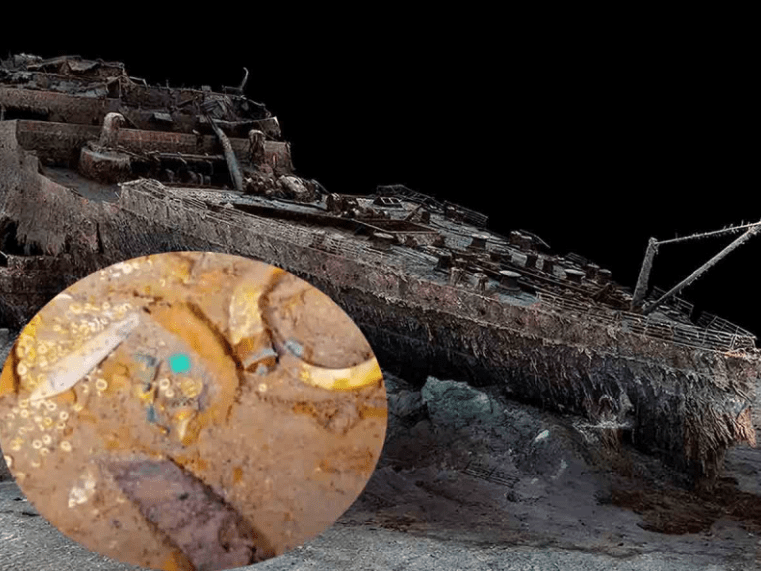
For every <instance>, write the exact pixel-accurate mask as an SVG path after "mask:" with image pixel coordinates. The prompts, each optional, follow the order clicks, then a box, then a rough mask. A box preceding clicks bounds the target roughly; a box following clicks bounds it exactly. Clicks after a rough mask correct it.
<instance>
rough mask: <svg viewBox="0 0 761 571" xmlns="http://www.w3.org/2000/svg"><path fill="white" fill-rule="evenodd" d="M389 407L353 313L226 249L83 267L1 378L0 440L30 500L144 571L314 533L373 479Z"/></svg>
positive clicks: (69, 530)
mask: <svg viewBox="0 0 761 571" xmlns="http://www.w3.org/2000/svg"><path fill="white" fill-rule="evenodd" d="M386 419H387V406H386V392H385V386H384V383H383V379H382V376H381V372H380V368H379V367H378V362H377V360H376V359H375V356H374V355H373V352H372V349H371V348H370V345H369V344H368V343H367V340H366V339H365V338H364V336H363V334H362V332H361V331H360V330H359V328H358V327H357V326H356V325H355V324H354V323H353V322H352V320H351V319H350V318H349V317H348V316H347V315H346V314H345V313H344V312H343V311H342V310H341V309H340V308H339V307H338V306H337V305H336V304H335V303H333V301H331V300H330V298H328V297H327V296H326V295H325V294H323V293H321V292H320V291H319V290H317V289H315V288H314V287H312V286H310V285H309V284H308V283H306V282H305V281H303V280H301V279H299V278H297V277H295V276H293V275H291V274H289V273H287V272H285V271H283V270H280V269H278V268H275V267H272V266H269V265H266V264H263V263H260V262H255V261H252V260H249V259H245V258H239V257H236V256H230V255H225V254H211V253H200V252H177V253H168V254H159V255H154V256H148V257H143V258H137V259H134V260H129V261H127V262H122V263H119V264H116V265H114V266H111V267H109V268H106V269H105V270H102V271H99V272H96V273H95V274H92V275H90V276H88V277H87V278H85V279H83V280H81V281H79V282H77V283H76V284H74V285H73V286H71V287H70V288H68V289H67V290H66V291H65V292H63V293H61V294H60V295H58V296H57V297H56V298H55V299H53V300H52V301H51V302H50V303H49V304H47V305H46V306H45V307H44V308H43V309H42V310H41V311H40V312H39V313H38V314H37V315H36V316H35V317H34V318H33V319H32V321H31V322H30V323H29V324H28V325H27V326H26V327H25V328H24V330H23V331H22V332H21V335H20V336H19V338H18V340H17V342H16V344H15V345H14V347H13V349H12V350H11V353H10V355H9V357H8V359H7V361H6V363H5V366H4V368H3V371H2V376H0V442H2V449H3V453H4V454H5V460H6V462H7V464H8V466H9V467H10V470H11V472H12V473H13V474H14V476H15V477H16V480H17V481H18V484H19V486H20V487H21V489H22V490H23V491H24V493H25V494H26V495H27V497H28V499H29V500H30V501H31V502H33V503H34V505H35V506H36V507H37V508H38V509H39V511H40V513H41V514H42V515H43V516H45V517H46V518H47V519H48V520H49V521H50V522H52V523H53V524H54V525H55V526H56V527H58V529H59V530H61V531H62V532H63V533H65V534H66V535H68V536H69V537H71V538H72V539H74V540H76V541H78V542H80V543H82V544H83V545H85V546H86V547H88V548H89V549H91V550H93V551H97V552H100V553H103V554H105V555H108V556H110V557H113V558H115V559H119V560H122V561H125V562H129V563H133V564H137V565H142V566H145V567H151V568H154V569H166V570H170V569H171V570H193V569H196V570H200V569H204V570H213V569H228V568H233V567H240V566H243V565H248V564H251V563H255V562H259V561H263V560H265V559H268V558H271V557H274V556H276V555H279V554H282V553H284V552H286V551H288V550H290V549H292V548H294V547H296V546H298V545H300V544H301V543H302V542H304V541H306V540H307V539H310V538H312V537H314V536H316V535H318V534H319V533H321V532H322V531H324V530H325V529H326V528H328V527H329V526H330V525H331V524H332V523H333V522H334V521H335V520H336V519H337V518H338V517H339V516H340V515H341V514H342V513H343V512H344V511H345V510H346V509H347V508H348V507H349V506H350V505H351V504H352V502H353V501H354V500H355V499H356V498H357V496H358V495H359V493H360V492H361V491H362V489H363V488H364V486H365V484H366V483H367V480H368V479H369V478H370V475H371V474H372V472H373V470H374V468H375V465H376V463H377V461H378V458H379V456H380V452H381V449H382V447H383V440H384V437H385V432H386Z"/></svg>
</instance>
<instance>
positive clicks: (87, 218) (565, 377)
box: [0, 121, 759, 477]
mask: <svg viewBox="0 0 761 571" xmlns="http://www.w3.org/2000/svg"><path fill="white" fill-rule="evenodd" d="M15 123H16V122H14V121H8V122H4V123H0V174H1V175H2V176H0V231H2V230H3V229H5V231H6V234H7V233H8V231H9V229H11V230H12V233H13V236H12V238H13V242H14V245H15V246H16V247H17V248H21V247H23V248H25V249H26V252H25V253H26V254H35V253H36V254H42V255H45V256H51V257H52V259H54V260H61V261H62V263H63V264H64V265H65V264H66V263H68V264H69V267H67V268H66V269H67V270H69V271H70V273H69V272H66V274H67V275H66V276H65V277H63V278H62V277H61V276H60V272H58V274H54V273H53V272H55V268H49V269H48V275H51V276H52V275H58V278H57V279H59V280H61V281H59V282H53V283H52V284H47V285H46V284H42V283H40V284H37V285H36V287H35V286H34V284H33V283H30V279H33V275H31V274H30V275H27V276H26V277H18V276H19V275H18V274H16V278H14V274H13V272H10V273H9V272H8V270H5V273H4V275H0V284H5V287H8V288H13V290H12V291H11V290H10V289H9V290H8V291H9V292H11V293H9V294H7V295H6V294H3V296H2V297H3V299H2V301H0V312H2V315H4V316H5V318H6V320H16V321H19V322H20V321H23V320H24V319H29V318H31V316H32V315H33V314H34V312H36V311H37V310H39V309H40V308H41V306H42V305H43V304H44V303H45V302H46V301H47V300H49V299H50V298H52V297H53V295H54V294H55V291H56V290H58V291H60V289H63V287H65V285H66V284H67V283H71V282H72V281H73V280H74V279H76V278H77V277H83V276H84V275H87V274H88V273H90V272H92V271H95V270H97V269H99V268H102V267H105V266H107V265H109V264H112V263H116V262H118V261H122V260H124V259H129V258H132V257H136V256H141V255H147V254H152V253H159V252H164V251H171V250H175V251H178V250H208V251H220V252H227V253H232V254H238V255H243V256H248V257H252V258H256V259H260V260H263V261H265V262H268V263H272V264H275V265H278V266H281V267H283V268H284V269H286V270H288V271H291V272H293V273H295V274H297V275H299V276H301V277H303V278H305V279H307V280H308V281H310V282H311V283H313V284H314V285H315V286H317V287H319V288H321V289H322V290H323V291H324V292H325V293H327V294H328V295H330V296H331V297H332V298H333V299H334V300H336V302H338V303H339V304H340V305H341V306H342V307H343V308H344V310H345V311H346V312H347V313H348V314H349V315H350V316H351V317H352V318H353V319H354V320H355V321H356V323H357V324H358V325H359V326H360V327H361V328H362V330H363V331H364V332H365V334H366V335H367V338H368V339H369V340H370V342H371V343H372V345H373V347H374V349H375V351H376V354H377V355H378V357H379V360H380V362H381V364H382V365H383V366H384V367H385V368H387V369H388V370H392V371H397V372H400V373H401V374H403V375H406V376H407V377H413V378H421V377H424V376H425V375H427V374H434V375H438V376H442V377H446V378H457V379H463V380H468V381H469V382H471V383H476V384H481V385H498V386H500V387H502V388H503V390H504V391H505V392H506V393H508V394H510V395H512V396H514V397H515V398H518V399H520V400H524V401H529V402H533V403H537V404H541V405H542V406H545V407H547V408H550V409H554V410H558V411H562V412H573V413H577V414H581V415H583V416H585V417H586V418H587V419H589V421H590V423H591V424H593V425H594V424H596V425H597V426H598V427H599V428H600V429H606V427H607V429H613V430H624V431H626V432H627V433H629V434H630V435H631V438H632V441H633V442H634V443H635V444H636V445H637V446H638V447H640V448H642V449H643V450H645V451H648V452H651V453H654V454H656V455H658V456H660V457H661V458H663V459H665V460H667V461H668V462H669V463H671V464H672V465H674V466H676V467H677V468H679V469H681V470H684V471H686V472H688V473H690V474H692V475H694V476H696V477H703V476H708V477H713V476H715V474H716V473H717V471H718V470H719V469H720V467H721V464H722V460H723V455H724V452H725V450H726V449H727V448H728V447H729V446H731V445H733V444H735V443H737V442H742V441H746V442H751V443H755V428H754V425H755V426H759V422H758V418H756V417H755V416H753V415H755V414H757V413H756V408H757V407H755V403H756V396H755V395H756V385H757V383H758V377H759V374H758V372H759V367H758V357H757V354H756V353H755V352H747V353H737V354H729V353H727V354H725V353H720V352H717V351H709V350H703V349H698V348H695V347H687V346H681V345H678V344H673V343H668V342H666V341H662V340H658V339H655V338H648V337H645V336H642V335H639V334H630V333H627V332H626V331H624V330H622V329H620V328H612V327H609V326H606V325H604V324H602V323H598V322H594V321H591V320H589V319H585V318H584V316H583V315H573V314H570V313H568V312H567V311H558V310H556V309H554V308H553V307H552V306H550V305H547V304H544V303H541V302H537V303H534V304H531V305H527V306H522V305H510V304H504V303H500V302H498V301H497V300H495V299H489V298H486V297H483V296H481V295H479V294H477V293H475V292H473V291H468V290H466V289H461V288H452V287H448V286H444V285H441V284H438V283H434V282H431V281H429V280H426V279H423V278H422V277H415V276H412V275H409V274H404V273H403V272H401V271H398V270H392V269H390V268H389V267H384V266H383V265H378V264H374V263H369V262H365V261H363V260H358V259H350V258H348V257H344V256H339V255H335V254H332V253H328V252H326V251H322V250H319V249H314V248H311V247H308V246H304V245H300V244H298V243H295V242H294V241H289V239H288V224H287V223H283V231H282V232H279V233H278V235H273V234H272V233H271V232H268V230H267V228H265V227H264V226H260V225H258V223H257V221H258V220H260V219H257V218H256V217H250V216H245V215H243V214H242V213H234V214H235V215H233V213H230V212H225V211H220V212H216V213H215V212H211V211H206V210H202V209H200V208H198V207H197V206H194V205H192V204H188V203H185V202H183V201H182V200H176V199H170V198H169V197H165V198H160V196H159V195H160V185H157V184H156V183H155V182H152V181H140V182H138V183H129V184H127V185H125V186H123V187H122V191H121V196H120V199H119V201H118V202H116V203H106V202H92V201H88V200H85V199H84V198H82V197H79V196H77V195H75V194H74V193H73V192H71V191H70V190H68V189H67V188H65V187H63V186H61V185H59V184H57V183H55V182H53V181H52V180H50V179H48V178H46V177H45V176H43V175H42V174H40V172H39V168H38V166H39V165H38V162H37V159H36V157H34V156H32V155H31V154H29V153H27V152H26V151H24V150H23V149H22V148H21V147H20V146H19V145H18V143H17V140H16V126H15ZM267 222H268V224H271V221H267ZM39 275H40V276H43V275H45V274H44V273H41V274H39ZM24 280H25V281H24ZM26 287H30V289H32V290H33V291H29V292H27V294H26V295H24V293H23V292H21V291H20V290H21V289H23V288H26ZM16 290H19V291H16ZM2 315H0V317H2ZM16 324H18V323H16Z"/></svg>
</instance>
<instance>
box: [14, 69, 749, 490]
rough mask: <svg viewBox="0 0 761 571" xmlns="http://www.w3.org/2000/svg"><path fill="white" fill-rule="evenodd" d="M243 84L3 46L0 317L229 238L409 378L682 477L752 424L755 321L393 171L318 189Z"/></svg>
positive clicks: (713, 461)
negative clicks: (749, 323) (109, 274)
mask: <svg viewBox="0 0 761 571" xmlns="http://www.w3.org/2000/svg"><path fill="white" fill-rule="evenodd" d="M246 76H247V74H246ZM244 88H245V80H244V82H243V83H242V84H241V85H240V86H239V87H235V88H225V89H223V90H222V92H214V91H212V90H211V89H210V88H209V87H203V88H201V89H172V88H168V87H158V86H150V85H148V84H147V83H146V82H144V81H142V80H139V79H137V78H135V77H132V76H130V75H128V74H127V72H126V70H125V69H124V66H123V65H122V64H119V63H108V62H103V61H89V60H85V59H82V58H80V57H77V56H65V57H60V58H54V59H49V60H43V59H41V58H38V57H35V56H27V55H21V56H14V57H12V58H10V59H9V60H7V61H5V62H2V64H1V65H0V292H2V293H0V325H2V323H3V322H5V324H6V325H7V326H8V327H11V328H19V327H21V326H23V325H24V324H25V323H26V322H27V321H28V320H29V319H30V318H31V317H32V316H33V315H34V314H35V313H36V312H37V311H38V310H39V309H40V308H41V307H42V306H43V305H44V304H45V303H46V302H47V301H49V300H50V299H51V298H52V297H53V296H54V295H56V294H57V293H59V292H60V291H61V290H62V289H64V288H65V287H67V286H68V285H70V284H71V283H73V282H74V281H76V280H77V279H79V278H81V277H84V276H85V275H88V274H89V273H91V272H93V271H95V270H97V269H100V268H103V267H105V266H107V265H110V264H112V263H116V262H119V261H122V260H125V259H129V258H133V257H136V256H142V255H147V254H152V253H158V252H164V251H172V250H175V251H176V250H206V251H217V252H226V253H231V254H237V255H242V256H247V257H251V258H256V259H259V260H262V261H265V262H267V263H271V264H274V265H277V266H280V267H282V268H284V269H286V270H288V271H290V272H292V273H294V274H296V275H298V276H300V277H302V278H304V279H306V280H308V281H309V282H310V283H312V284H313V285H315V286H316V287H318V288H320V289H321V290H322V291H324V292H325V293H327V294H328V295H330V296H331V297H332V298H333V299H334V300H335V301H336V302H337V303H338V304H339V305H340V306H341V307H342V308H343V309H344V310H345V311H346V312H347V313H348V314H349V315H350V316H351V317H352V318H353V319H354V320H355V322H356V323H357V324H358V325H359V327H360V328H361V329H362V331H363V332H364V333H365V335H366V336H367V338H368V340H369V341H370V342H371V344H372V345H373V348H374V350H375V353H376V355H377V356H378V359H379V361H380V363H381V365H382V366H383V367H384V368H385V369H387V370H390V371H396V372H400V373H401V374H403V375H404V376H405V377H406V378H415V377H418V378H425V376H426V375H437V376H440V377H443V378H455V379H463V380H467V381H468V382H470V383H473V384H476V385H498V386H500V387H501V388H502V389H503V390H504V392H505V394H506V395H508V396H511V397H512V398H515V399H518V400H522V401H524V402H530V403H535V404H539V405H541V406H544V407H547V408H550V409H553V410H556V411H559V412H568V413H573V414H578V415H582V416H584V417H586V418H587V419H588V420H589V422H590V426H595V427H597V428H598V429H599V430H607V431H613V432H614V433H615V434H616V435H618V436H625V437H626V438H629V439H630V440H631V441H632V442H633V443H634V445H635V446H637V447H638V448H640V449H642V450H644V451H646V452H649V453H652V454H654V455H657V456H659V457H661V458H662V459H664V460H665V461H667V462H668V463H670V464H671V465H673V466H674V467H676V468H678V469H680V470H682V471H684V472H686V473H688V474H690V475H692V476H694V477H695V478H708V479H709V480H710V479H711V478H714V477H715V476H716V475H717V474H718V472H719V471H720V469H721V466H722V461H723V457H724V453H725V451H726V450H727V449H728V448H729V447H730V446H733V445H735V444H738V443H742V442H745V443H749V444H751V445H755V441H756V429H757V428H759V427H761V413H759V412H758V411H759V409H761V407H759V404H761V403H759V397H760V396H761V395H760V394H759V390H761V387H760V386H759V385H760V383H761V381H760V380H759V379H760V378H761V374H759V373H760V372H761V367H760V363H761V360H760V359H759V352H758V351H757V349H756V348H755V337H754V336H753V335H752V334H751V333H750V332H748V331H745V330H743V329H742V328H740V327H738V326H736V325H734V324H731V323H729V322H727V321H726V320H723V319H721V318H719V317H717V316H710V315H703V316H701V317H700V318H699V319H698V320H697V321H695V322H693V321H692V320H691V317H692V316H691V313H692V309H693V308H692V306H691V305H690V304H689V303H687V302H686V301H684V300H681V299H679V298H677V297H675V296H670V297H669V298H668V300H667V301H666V300H664V301H663V302H660V303H659V305H658V308H657V310H653V308H654V306H653V305H652V304H650V306H649V307H648V309H649V311H647V312H643V311H640V310H638V308H637V304H634V303H633V301H635V300H634V299H633V295H632V294H630V293H629V291H628V290H627V289H625V288H623V287H621V286H620V285H619V284H617V283H616V282H615V281H614V280H613V277H612V275H611V273H610V272H609V271H607V270H605V269H602V268H600V267H599V266H597V265H595V264H594V263H593V262H591V261H589V260H586V259H585V258H583V257H581V256H578V255H575V254H568V255H565V256H561V255H557V254H555V253H554V252H553V251H551V249H550V248H549V246H548V245H547V244H546V243H544V242H543V241H542V240H541V239H540V238H539V237H537V236H535V235H533V234H531V233H529V232H525V231H514V232H512V233H511V234H510V235H509V236H502V235H499V234H497V233H495V232H492V231H490V230H489V229H488V228H487V217H486V216H484V215H483V214H480V213H478V212H474V211H471V210H469V209H466V208H464V207H462V206H459V205H456V204H452V203H449V202H442V201H438V200H436V199H434V198H433V197H430V196H427V195H424V194H421V193H418V192H414V191H411V190H409V189H407V188H405V187H403V186H387V187H379V188H378V189H377V190H376V193H375V194H373V195H369V196H358V195H351V196H350V195H339V194H331V193H328V192H327V191H326V190H325V189H324V188H323V187H322V186H321V185H320V184H319V183H318V182H316V181H312V180H305V179H303V178H301V177H299V176H296V174H295V172H294V169H293V165H292V163H291V158H290V147H289V145H288V143H287V142H284V141H282V140H281V133H280V128H279V124H278V121H277V119H276V118H275V117H272V116H271V115H270V113H269V112H268V111H267V110H266V108H265V107H264V106H263V105H261V104H259V103H256V102H254V101H251V100H250V99H247V98H246V97H245V96H244V95H243V92H244ZM635 293H636V294H637V296H638V297H641V296H642V295H644V294H645V293H647V295H648V296H649V297H648V300H650V301H654V300H656V299H659V298H661V297H663V296H662V294H663V293H665V292H663V291H659V290H657V289H652V290H650V291H649V292H643V291H642V287H638V291H637V292H635ZM636 301H638V302H639V301H641V300H639V299H637V300H636ZM645 313H647V314H645Z"/></svg>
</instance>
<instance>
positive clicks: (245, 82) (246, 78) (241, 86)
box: [238, 67, 248, 93]
mask: <svg viewBox="0 0 761 571" xmlns="http://www.w3.org/2000/svg"><path fill="white" fill-rule="evenodd" d="M243 71H245V72H246V75H244V76H243V81H241V82H240V85H239V86H238V90H239V91H240V92H241V93H243V90H244V89H245V87H246V84H247V83H248V69H247V68H245V67H244V68H243Z"/></svg>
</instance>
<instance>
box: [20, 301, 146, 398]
mask: <svg viewBox="0 0 761 571" xmlns="http://www.w3.org/2000/svg"><path fill="white" fill-rule="evenodd" d="M139 323H140V316H139V315H138V314H137V313H133V314H131V315H129V316H127V317H126V318H125V319H123V320H121V321H118V322H116V323H113V324H111V325H110V326H109V327H108V328H107V329H106V330H105V331H103V332H102V333H100V334H99V335H95V336H94V337H93V338H92V339H89V340H88V341H86V342H85V343H84V344H83V345H82V347H80V348H79V349H77V350H76V351H74V352H72V353H70V354H69V355H67V356H66V357H64V358H63V359H61V360H60V361H58V362H57V363H56V365H55V367H54V368H53V370H52V371H50V373H49V374H48V377H47V380H46V382H43V383H41V384H40V385H39V386H38V387H37V388H36V389H35V391H34V392H33V393H32V395H31V397H30V398H31V400H33V401H36V400H39V399H43V398H49V397H52V396H55V395H57V394H60V393H62V392H64V391H67V390H69V389H70V388H71V387H73V386H74V385H75V384H77V382H78V381H79V380H80V379H81V378H82V377H84V376H85V375H87V374H88V373H89V372H90V371H92V370H93V369H94V368H95V367H96V366H97V365H98V363H100V362H101V361H103V359H105V358H106V357H108V355H109V354H110V353H111V352H112V351H113V350H114V349H116V348H117V347H118V346H119V345H120V344H121V343H122V342H123V341H124V340H125V339H126V338H127V337H128V336H129V334H130V333H131V332H132V331H133V330H134V329H135V328H136V327H137V326H138V325H139Z"/></svg>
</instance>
